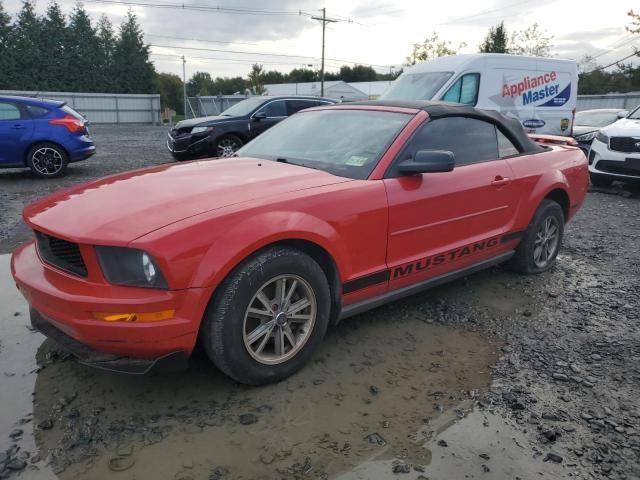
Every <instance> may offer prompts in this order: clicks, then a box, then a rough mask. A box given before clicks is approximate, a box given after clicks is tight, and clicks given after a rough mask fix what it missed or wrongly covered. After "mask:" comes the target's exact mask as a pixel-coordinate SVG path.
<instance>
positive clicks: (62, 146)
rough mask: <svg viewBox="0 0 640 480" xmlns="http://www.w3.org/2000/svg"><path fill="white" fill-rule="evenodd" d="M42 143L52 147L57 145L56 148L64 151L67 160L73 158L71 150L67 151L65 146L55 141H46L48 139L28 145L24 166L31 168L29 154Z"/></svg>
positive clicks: (34, 141)
mask: <svg viewBox="0 0 640 480" xmlns="http://www.w3.org/2000/svg"><path fill="white" fill-rule="evenodd" d="M41 143H50V144H52V145H55V146H57V147H59V148H61V149H62V151H63V152H64V153H65V155H66V156H67V160H69V159H70V158H71V156H70V154H69V150H67V149H66V148H65V146H64V145H62V144H61V143H60V142H56V141H55V140H46V139H39V140H33V141H32V142H31V143H30V144H29V145H27V148H26V149H25V151H24V158H23V159H22V161H23V162H24V166H25V167H28V166H29V152H30V151H31V149H32V148H33V147H35V146H36V145H39V144H41Z"/></svg>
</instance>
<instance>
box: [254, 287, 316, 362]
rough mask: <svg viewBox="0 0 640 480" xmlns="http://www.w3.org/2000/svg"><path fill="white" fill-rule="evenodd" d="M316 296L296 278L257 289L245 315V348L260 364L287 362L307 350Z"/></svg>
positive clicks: (314, 319) (314, 312)
mask: <svg viewBox="0 0 640 480" xmlns="http://www.w3.org/2000/svg"><path fill="white" fill-rule="evenodd" d="M316 312H317V308H316V296H315V293H314V292H313V289H312V288H311V285H309V283H307V281H306V280H304V279H303V278H301V277H299V276H297V275H280V276H278V277H275V278H272V279H271V280H269V281H268V282H267V283H265V284H264V285H262V287H260V289H258V291H257V293H256V294H255V295H254V296H253V298H252V299H251V301H250V302H249V306H248V307H247V311H246V312H245V314H244V327H243V336H244V346H245V347H246V349H247V351H248V352H249V354H250V355H251V356H252V357H253V358H254V359H255V360H257V361H258V362H260V363H263V364H267V365H276V364H279V363H283V362H286V361H287V360H289V359H290V358H292V357H293V356H295V355H296V354H297V353H298V352H299V351H300V350H301V349H302V347H304V345H305V343H307V340H308V339H309V336H310V335H311V332H312V331H313V326H314V324H315V321H316Z"/></svg>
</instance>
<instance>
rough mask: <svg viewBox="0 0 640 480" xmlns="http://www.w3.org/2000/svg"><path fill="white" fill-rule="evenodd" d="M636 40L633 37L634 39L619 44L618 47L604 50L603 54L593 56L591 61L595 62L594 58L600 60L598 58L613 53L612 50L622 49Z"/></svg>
mask: <svg viewBox="0 0 640 480" xmlns="http://www.w3.org/2000/svg"><path fill="white" fill-rule="evenodd" d="M637 40H638V39H637V38H635V37H634V38H632V39H631V40H627V41H626V42H624V43H621V44H620V45H618V46H617V47H613V48H609V49H608V50H605V51H604V52H600V53H599V54H598V55H595V56H594V57H593V59H594V60H595V59H596V58H600V57H602V56H603V55H606V54H607V53H609V52H613V51H614V50H618V49H619V48H622V47H624V46H625V45H628V44H630V43H632V42H635V41H637Z"/></svg>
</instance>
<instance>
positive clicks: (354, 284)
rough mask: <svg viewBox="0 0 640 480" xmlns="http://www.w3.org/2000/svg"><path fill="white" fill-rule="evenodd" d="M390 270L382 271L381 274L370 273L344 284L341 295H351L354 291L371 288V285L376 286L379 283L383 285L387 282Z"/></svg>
mask: <svg viewBox="0 0 640 480" xmlns="http://www.w3.org/2000/svg"><path fill="white" fill-rule="evenodd" d="M390 274H391V271H390V270H383V271H381V272H377V273H372V274H371V275H365V276H364V277H360V278H356V279H355V280H350V281H348V282H345V284H344V285H343V286H342V293H344V294H347V293H352V292H355V291H356V290H362V289H363V288H367V287H371V286H372V285H378V284H379V283H385V282H388V281H389V275H390Z"/></svg>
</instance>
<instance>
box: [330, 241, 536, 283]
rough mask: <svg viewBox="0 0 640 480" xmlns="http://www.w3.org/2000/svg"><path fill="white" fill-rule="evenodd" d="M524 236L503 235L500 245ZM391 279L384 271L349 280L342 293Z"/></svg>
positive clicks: (388, 273)
mask: <svg viewBox="0 0 640 480" xmlns="http://www.w3.org/2000/svg"><path fill="white" fill-rule="evenodd" d="M523 235H524V231H518V232H510V233H507V234H506V235H503V236H502V237H501V238H500V243H507V242H512V241H514V240H519V239H520V238H522V236H523ZM390 278H391V270H389V269H387V270H382V271H380V272H377V273H372V274H370V275H365V276H364V277H359V278H356V279H354V280H349V281H348V282H345V283H344V285H343V286H342V293H343V295H346V294H348V293H353V292H355V291H358V290H362V289H363V288H367V287H371V286H373V285H379V284H381V283H384V282H388V281H389V279H390Z"/></svg>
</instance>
